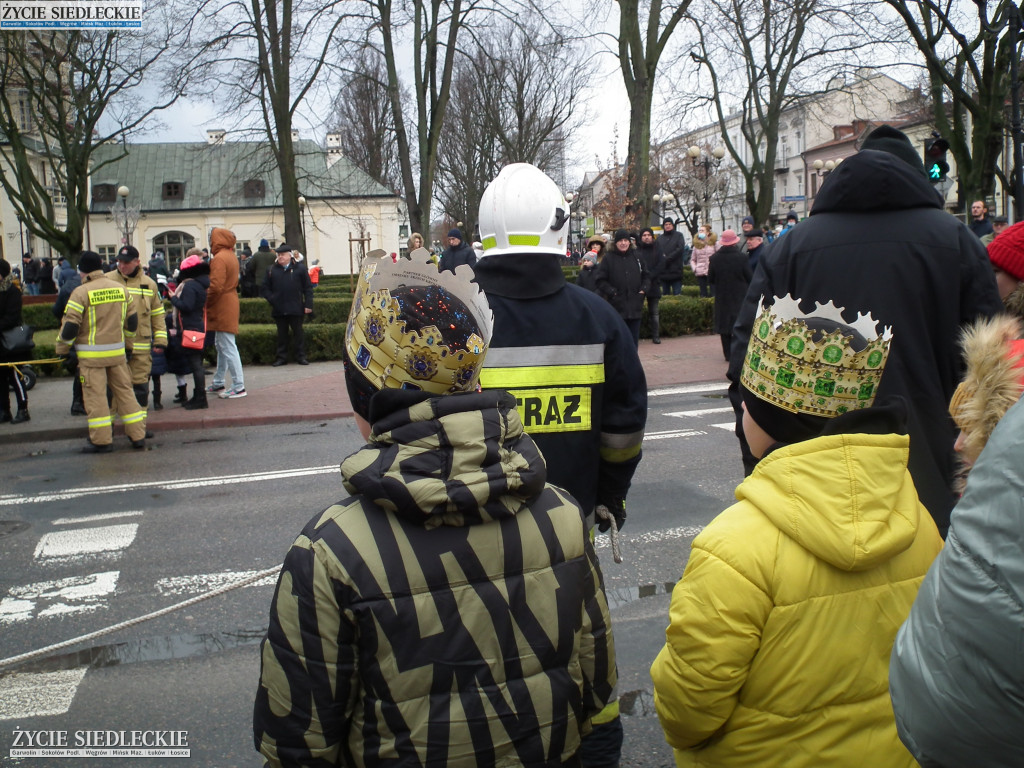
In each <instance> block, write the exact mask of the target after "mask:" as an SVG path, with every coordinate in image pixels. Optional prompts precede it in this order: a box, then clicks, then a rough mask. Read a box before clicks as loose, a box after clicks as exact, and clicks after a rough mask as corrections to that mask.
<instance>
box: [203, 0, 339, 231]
mask: <svg viewBox="0 0 1024 768" xmlns="http://www.w3.org/2000/svg"><path fill="white" fill-rule="evenodd" d="M348 5H350V4H349V3H346V2H344V0H205V1H204V2H203V3H202V5H200V7H199V11H198V14H199V17H200V18H201V19H202V24H197V25H196V30H197V32H196V35H199V34H202V35H204V37H203V38H201V39H200V38H198V37H196V38H194V42H193V45H196V46H198V47H200V48H201V50H202V51H203V53H204V60H203V63H202V66H199V67H196V68H194V69H193V70H192V71H191V72H190V73H189V74H190V81H191V86H190V87H191V89H192V92H193V94H196V95H200V94H202V95H205V96H207V97H208V98H210V99H211V100H212V101H213V103H214V104H215V105H216V109H217V112H218V113H219V114H222V115H225V117H227V118H228V119H231V118H232V117H233V118H234V120H235V122H236V126H235V127H236V128H238V129H241V130H246V129H248V130H249V131H253V124H252V122H251V118H252V116H253V113H254V112H255V117H256V120H257V121H258V122H257V125H258V128H257V129H256V130H258V132H259V134H260V136H261V137H263V138H265V139H266V140H267V142H268V143H269V146H270V151H271V154H272V155H273V158H274V161H275V164H276V166H277V168H276V170H277V172H278V173H279V174H280V179H281V197H282V200H281V204H282V207H283V209H284V233H285V239H286V240H287V241H288V242H290V243H300V244H301V245H300V249H301V250H305V247H306V246H305V239H304V238H303V236H302V222H301V219H300V212H299V202H298V200H299V195H300V182H301V181H302V180H300V179H299V178H298V176H297V174H296V168H295V157H296V149H295V141H294V139H293V138H292V131H293V128H294V125H295V117H296V114H297V112H298V111H299V110H300V108H301V107H302V105H303V104H304V103H305V102H306V101H307V99H310V98H313V97H319V96H321V93H322V92H323V91H326V90H327V89H328V84H327V83H326V82H325V77H326V75H327V74H328V73H329V67H328V64H327V62H328V60H329V59H330V57H329V55H328V54H329V52H330V51H331V50H332V49H333V48H334V46H335V45H336V44H337V37H338V35H339V32H340V30H341V29H342V24H343V22H344V21H345V20H346V19H347V18H348V16H347V15H346V14H345V10H346V9H347V7H348ZM211 29H212V30H216V31H217V33H216V34H214V35H212V36H210V35H209V30H211Z"/></svg>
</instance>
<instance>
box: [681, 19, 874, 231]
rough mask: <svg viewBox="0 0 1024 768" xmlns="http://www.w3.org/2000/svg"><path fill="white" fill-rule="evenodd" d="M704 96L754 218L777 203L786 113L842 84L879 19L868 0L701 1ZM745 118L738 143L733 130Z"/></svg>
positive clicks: (698, 48)
mask: <svg viewBox="0 0 1024 768" xmlns="http://www.w3.org/2000/svg"><path fill="white" fill-rule="evenodd" d="M690 22H691V28H692V29H693V32H694V35H695V37H696V43H695V45H694V48H693V50H692V51H691V52H690V57H691V59H692V60H693V61H694V62H695V63H696V64H697V65H698V73H699V76H702V78H701V81H700V86H699V87H698V88H697V89H695V90H696V91H697V92H699V93H705V92H707V93H708V96H707V97H706V98H704V99H703V100H704V101H706V102H707V103H709V104H710V106H711V107H712V110H713V113H714V115H715V119H716V120H717V122H718V124H719V129H720V133H721V138H722V143H723V145H724V146H725V148H726V150H727V151H728V153H729V155H730V156H731V157H732V160H733V162H734V164H735V166H736V169H737V172H738V175H739V179H737V180H738V181H742V183H743V187H744V190H743V195H744V201H745V204H746V207H747V209H748V210H749V211H750V214H751V215H752V216H753V217H754V220H755V221H765V220H766V219H767V217H768V214H769V213H770V211H771V210H772V207H773V205H774V176H775V160H776V155H777V150H778V140H779V131H780V122H781V118H782V115H783V113H784V112H786V111H787V110H788V109H790V108H792V107H794V106H796V105H797V104H798V103H799V102H801V101H805V102H806V101H809V100H811V99H813V98H815V97H817V96H820V95H822V94H824V93H827V92H830V91H835V90H837V89H839V88H840V87H841V85H840V84H841V83H842V82H843V78H842V75H843V74H844V73H845V72H848V71H850V70H852V69H853V68H855V67H856V68H861V66H862V65H861V62H860V61H859V60H858V58H859V57H860V56H861V55H862V54H863V53H864V52H865V51H866V50H867V49H870V48H872V47H874V46H876V45H879V44H880V43H881V42H882V40H880V38H879V29H880V24H879V22H878V19H877V14H876V13H875V11H874V9H873V8H872V7H871V4H870V3H868V2H862V0H852V1H851V0H828V1H826V2H822V1H821V0H771V2H770V3H769V1H768V0H702V2H701V5H700V7H699V8H698V9H696V10H694V11H693V12H692V13H691V14H690ZM734 123H738V129H739V139H740V140H739V141H737V140H735V139H734V137H733V135H731V134H730V132H729V130H728V129H729V127H730V126H731V125H733V124H734Z"/></svg>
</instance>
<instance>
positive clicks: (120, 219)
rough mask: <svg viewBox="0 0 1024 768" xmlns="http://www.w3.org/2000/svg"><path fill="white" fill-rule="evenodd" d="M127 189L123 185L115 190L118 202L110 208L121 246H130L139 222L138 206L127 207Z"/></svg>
mask: <svg viewBox="0 0 1024 768" xmlns="http://www.w3.org/2000/svg"><path fill="white" fill-rule="evenodd" d="M129 191H130V190H129V189H128V187H126V186H125V185H124V184H122V185H121V186H119V187H118V188H117V197H118V200H117V202H116V203H114V204H113V205H112V206H110V216H111V218H112V219H113V220H114V223H115V225H116V226H117V230H118V232H120V234H121V244H122V245H131V244H132V233H133V232H135V225H136V224H138V222H139V211H140V210H141V209H140V208H139V206H129V205H128V193H129Z"/></svg>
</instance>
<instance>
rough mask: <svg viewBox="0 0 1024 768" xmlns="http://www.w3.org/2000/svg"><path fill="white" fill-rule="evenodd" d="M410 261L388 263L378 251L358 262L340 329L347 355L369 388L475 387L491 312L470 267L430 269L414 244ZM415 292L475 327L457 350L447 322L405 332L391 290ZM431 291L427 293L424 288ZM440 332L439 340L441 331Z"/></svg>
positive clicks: (453, 389) (446, 390) (488, 335)
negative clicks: (453, 270) (349, 304)
mask: <svg viewBox="0 0 1024 768" xmlns="http://www.w3.org/2000/svg"><path fill="white" fill-rule="evenodd" d="M410 256H411V257H412V260H408V259H399V260H398V262H397V263H393V262H392V260H391V259H390V258H389V257H388V256H387V254H386V253H385V252H384V251H371V252H370V253H368V254H367V255H366V258H365V259H364V260H363V263H362V266H361V267H360V271H359V284H358V285H357V286H356V291H355V295H354V297H353V301H352V309H351V311H350V312H349V317H348V327H347V329H346V331H345V347H346V350H347V351H348V356H349V360H350V361H351V362H352V363H353V364H354V365H355V366H356V367H357V368H358V369H359V370H361V371H362V373H363V375H364V376H365V377H366V378H367V380H368V381H369V382H370V383H371V384H373V386H375V387H376V388H377V389H385V388H386V389H422V390H426V391H428V392H433V393H435V394H447V393H449V392H464V391H468V390H472V389H474V388H475V387H476V386H477V383H478V381H479V378H480V369H481V368H482V367H483V362H484V356H485V355H486V354H487V347H488V345H489V344H490V340H491V329H492V327H493V315H492V314H491V309H490V307H489V306H488V304H487V299H486V297H485V296H484V294H483V291H481V290H480V289H479V287H478V286H477V285H476V284H475V283H472V282H470V281H471V280H472V277H473V274H472V268H471V267H468V266H462V267H459V270H458V272H457V273H455V274H453V273H451V272H438V271H437V267H436V266H435V265H434V264H432V263H430V262H429V261H428V260H427V259H429V257H430V253H429V251H427V250H426V249H424V248H418V249H416V250H415V251H413V252H412V253H411V254H410ZM399 288H402V289H405V290H408V289H410V288H417V289H421V290H422V291H424V292H425V295H426V296H428V297H429V296H433V297H435V298H437V299H439V300H440V302H441V303H443V304H444V307H445V309H447V310H449V311H451V312H454V313H455V315H456V316H458V315H460V314H461V313H462V312H466V313H468V315H467V316H464V317H463V320H464V321H465V322H464V325H466V326H468V327H472V328H475V329H477V330H478V331H479V333H471V334H469V336H468V338H466V340H465V348H462V346H461V345H460V344H455V343H452V342H453V333H452V328H454V327H455V325H454V324H451V325H450V326H449V327H447V328H445V330H444V331H442V330H441V329H439V328H438V327H437V326H434V325H429V326H424V327H423V328H420V329H419V330H408V329H407V327H406V326H407V323H406V322H405V320H403V319H402V318H401V317H400V314H401V307H400V305H399V301H398V299H396V298H394V297H393V296H392V291H397V289H399ZM431 289H434V290H431ZM445 333H447V334H448V335H447V337H446V336H445Z"/></svg>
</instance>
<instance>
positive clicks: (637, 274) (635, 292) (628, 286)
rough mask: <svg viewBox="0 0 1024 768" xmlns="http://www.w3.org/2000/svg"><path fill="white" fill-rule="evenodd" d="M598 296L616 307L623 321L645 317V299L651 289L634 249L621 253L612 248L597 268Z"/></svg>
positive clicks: (645, 271) (645, 269)
mask: <svg viewBox="0 0 1024 768" xmlns="http://www.w3.org/2000/svg"><path fill="white" fill-rule="evenodd" d="M595 282H596V284H597V292H598V293H599V294H600V295H601V296H604V297H605V298H606V299H607V300H608V302H609V303H610V304H611V305H612V306H613V307H615V311H616V312H618V313H619V315H620V316H621V317H622V319H623V320H639V319H640V318H641V317H643V313H644V295H645V294H646V293H647V291H649V290H650V289H651V281H650V279H649V277H648V275H647V268H646V267H645V266H644V265H643V263H642V262H641V261H640V257H639V256H638V255H637V252H636V249H635V248H632V247H631V248H630V249H629V250H628V251H626V252H625V253H619V251H618V249H617V248H616V247H615V246H614V245H613V246H612V248H611V250H610V251H608V253H606V254H605V256H604V258H603V259H602V260H601V263H600V264H598V265H597V277H596V278H595Z"/></svg>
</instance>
